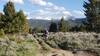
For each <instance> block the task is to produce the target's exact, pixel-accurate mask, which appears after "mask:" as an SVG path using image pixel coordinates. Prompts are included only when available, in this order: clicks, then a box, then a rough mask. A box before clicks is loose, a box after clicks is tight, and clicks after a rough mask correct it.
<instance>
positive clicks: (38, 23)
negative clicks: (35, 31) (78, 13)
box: [28, 18, 86, 29]
mask: <svg viewBox="0 0 100 56" xmlns="http://www.w3.org/2000/svg"><path fill="white" fill-rule="evenodd" d="M52 21H53V22H55V23H58V22H59V21H60V20H42V19H29V20H28V22H29V25H30V27H31V28H34V27H42V28H47V29H48V28H49V26H50V23H51V22H52ZM85 21H86V19H85V18H77V19H75V20H72V19H69V20H65V22H66V23H69V25H70V26H72V27H74V26H80V25H82V24H83V23H82V22H85Z"/></svg>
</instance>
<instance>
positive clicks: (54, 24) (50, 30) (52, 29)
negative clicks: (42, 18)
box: [49, 22, 58, 32]
mask: <svg viewBox="0 0 100 56" xmlns="http://www.w3.org/2000/svg"><path fill="white" fill-rule="evenodd" d="M57 30H58V29H57V24H56V23H54V22H51V25H50V27H49V32H57Z"/></svg>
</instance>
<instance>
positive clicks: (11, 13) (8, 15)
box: [3, 1, 16, 33]
mask: <svg viewBox="0 0 100 56" xmlns="http://www.w3.org/2000/svg"><path fill="white" fill-rule="evenodd" d="M3 11H4V16H5V20H4V21H5V25H6V26H5V31H6V32H9V33H12V32H14V26H13V24H12V22H13V21H14V17H15V15H16V12H15V8H14V4H13V3H12V2H10V1H9V2H8V3H7V4H6V5H5V6H4V9H3Z"/></svg>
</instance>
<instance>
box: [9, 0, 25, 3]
mask: <svg viewBox="0 0 100 56" xmlns="http://www.w3.org/2000/svg"><path fill="white" fill-rule="evenodd" d="M8 1H11V2H14V3H18V4H24V0H8Z"/></svg>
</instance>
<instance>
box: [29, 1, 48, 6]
mask: <svg viewBox="0 0 100 56" xmlns="http://www.w3.org/2000/svg"><path fill="white" fill-rule="evenodd" d="M30 2H32V3H33V4H36V5H40V6H46V5H47V3H46V1H44V0H30Z"/></svg>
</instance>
